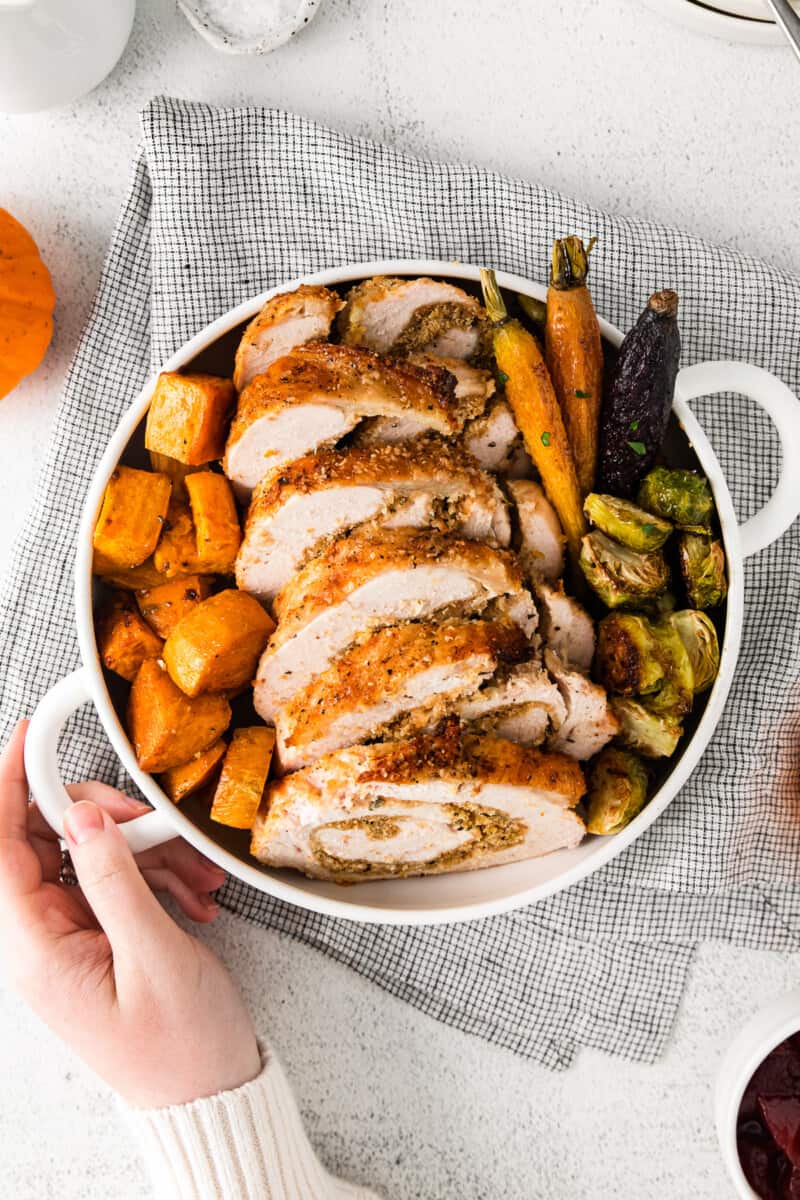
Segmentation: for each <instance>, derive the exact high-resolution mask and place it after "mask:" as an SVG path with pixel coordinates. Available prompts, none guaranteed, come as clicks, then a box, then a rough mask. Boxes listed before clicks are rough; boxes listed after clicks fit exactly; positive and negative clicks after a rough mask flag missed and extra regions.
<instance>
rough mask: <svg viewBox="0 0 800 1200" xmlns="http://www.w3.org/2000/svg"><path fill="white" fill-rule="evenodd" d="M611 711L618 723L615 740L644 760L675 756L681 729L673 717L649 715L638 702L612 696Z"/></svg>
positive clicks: (652, 713) (651, 713)
mask: <svg viewBox="0 0 800 1200" xmlns="http://www.w3.org/2000/svg"><path fill="white" fill-rule="evenodd" d="M610 703H611V709H612V711H613V713H614V716H615V717H616V718H617V720H618V721H619V725H620V731H619V733H618V735H617V740H618V741H619V742H620V743H621V744H622V745H623V746H626V747H627V748H628V749H629V750H637V751H638V752H639V754H643V755H644V756H645V758H669V756H670V755H671V754H674V753H675V747H676V746H677V745H678V742H679V741H680V738H681V734H682V733H683V728H682V726H681V723H680V721H679V720H678V719H677V718H676V717H672V716H670V715H669V714H665V715H663V716H662V715H660V714H659V713H654V712H651V711H650V710H649V709H648V708H645V706H644V705H643V704H640V703H639V702H638V700H630V699H625V698H624V697H621V696H614V697H612V699H611V701H610Z"/></svg>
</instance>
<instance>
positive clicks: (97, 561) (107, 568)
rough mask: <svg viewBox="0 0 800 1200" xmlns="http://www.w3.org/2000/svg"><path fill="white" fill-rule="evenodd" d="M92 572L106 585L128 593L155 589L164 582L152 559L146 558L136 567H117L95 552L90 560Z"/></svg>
mask: <svg viewBox="0 0 800 1200" xmlns="http://www.w3.org/2000/svg"><path fill="white" fill-rule="evenodd" d="M92 571H93V572H94V574H95V575H99V576H101V578H102V579H104V580H105V582H106V583H108V584H112V585H113V586H114V587H118V588H125V590H126V591H128V592H137V591H139V589H140V588H150V587H156V586H157V585H158V584H159V583H163V582H164V576H163V575H162V573H161V572H160V571H158V570H156V566H155V563H154V562H153V559H152V558H146V559H145V560H144V562H143V563H139V566H138V567H118V566H116V564H115V563H112V562H110V561H109V559H107V558H106V556H105V555H104V554H101V553H100V552H99V551H98V550H95V552H94V557H93V559H92Z"/></svg>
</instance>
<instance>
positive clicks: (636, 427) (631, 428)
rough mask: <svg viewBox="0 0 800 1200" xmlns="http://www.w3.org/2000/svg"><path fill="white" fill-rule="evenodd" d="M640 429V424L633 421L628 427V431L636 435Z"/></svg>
mask: <svg viewBox="0 0 800 1200" xmlns="http://www.w3.org/2000/svg"><path fill="white" fill-rule="evenodd" d="M638 428H639V422H638V421H631V423H630V425H629V426H628V429H630V431H631V433H636V430H637V429H638Z"/></svg>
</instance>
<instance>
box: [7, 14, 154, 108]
mask: <svg viewBox="0 0 800 1200" xmlns="http://www.w3.org/2000/svg"><path fill="white" fill-rule="evenodd" d="M135 8H136V3H135V0H113V2H112V3H109V0H0V112H4V113H29V112H40V111H41V110H42V109H46V108H56V107H58V106H59V105H64V104H71V103H72V101H73V100H77V99H78V98H79V97H80V96H85V95H86V93H87V92H90V91H91V90H92V89H93V88H96V87H97V85H98V84H99V83H100V82H102V80H103V79H105V77H106V76H107V75H108V74H109V72H110V71H112V70H113V68H114V66H115V65H116V63H117V62H118V60H119V57H120V55H121V54H122V51H123V50H124V49H125V46H126V45H127V42H128V38H129V37H130V33H131V27H132V26H133V16H134V10H135Z"/></svg>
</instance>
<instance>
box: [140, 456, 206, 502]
mask: <svg viewBox="0 0 800 1200" xmlns="http://www.w3.org/2000/svg"><path fill="white" fill-rule="evenodd" d="M150 466H151V467H152V468H153V470H154V471H160V472H161V474H162V475H167V476H169V478H170V479H171V480H172V495H173V496H178V497H180V498H181V499H183V500H185V499H186V488H185V487H184V483H183V481H184V480H185V478H186V476H187V475H191V473H192V471H200V470H202V467H190V466H188V465H187V464H186V463H182V462H178V460H177V458H170V457H169V455H168V454H159V453H158V451H157V450H151V451H150Z"/></svg>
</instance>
